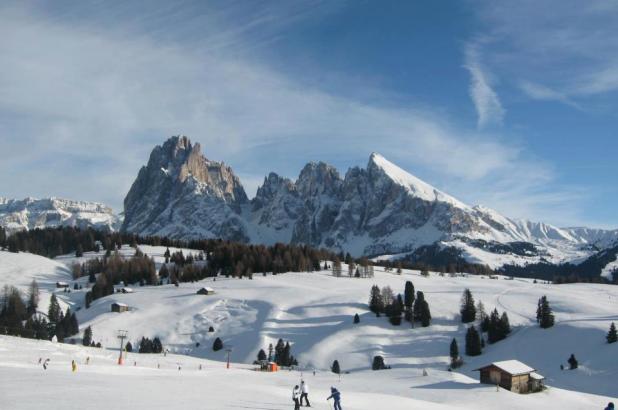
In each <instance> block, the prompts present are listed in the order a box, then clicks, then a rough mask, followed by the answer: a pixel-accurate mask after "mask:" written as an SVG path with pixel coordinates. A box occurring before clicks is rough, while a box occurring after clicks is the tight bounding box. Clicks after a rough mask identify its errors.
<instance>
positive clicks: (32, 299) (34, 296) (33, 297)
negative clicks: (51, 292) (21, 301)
mask: <svg viewBox="0 0 618 410" xmlns="http://www.w3.org/2000/svg"><path fill="white" fill-rule="evenodd" d="M38 307H39V285H38V284H37V283H36V280H34V279H33V280H32V282H31V283H30V289H29V292H28V308H27V310H28V316H32V315H34V314H35V313H36V309H37V308H38Z"/></svg>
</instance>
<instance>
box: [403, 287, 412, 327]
mask: <svg viewBox="0 0 618 410" xmlns="http://www.w3.org/2000/svg"><path fill="white" fill-rule="evenodd" d="M403 303H404V305H405V308H406V319H407V320H410V317H411V314H410V312H411V310H412V306H414V284H413V283H412V282H411V281H409V280H408V281H406V286H405V289H404V291H403Z"/></svg>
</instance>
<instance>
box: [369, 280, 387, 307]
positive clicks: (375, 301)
mask: <svg viewBox="0 0 618 410" xmlns="http://www.w3.org/2000/svg"><path fill="white" fill-rule="evenodd" d="M369 310H371V311H372V312H373V313H381V312H383V311H384V303H383V300H382V294H381V292H380V288H379V287H378V286H377V285H373V286H372V287H371V293H370V295H369Z"/></svg>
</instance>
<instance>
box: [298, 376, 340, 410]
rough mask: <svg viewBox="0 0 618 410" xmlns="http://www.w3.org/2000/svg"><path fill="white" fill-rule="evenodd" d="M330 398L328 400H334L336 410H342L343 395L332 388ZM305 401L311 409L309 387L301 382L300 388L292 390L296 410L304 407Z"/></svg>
mask: <svg viewBox="0 0 618 410" xmlns="http://www.w3.org/2000/svg"><path fill="white" fill-rule="evenodd" d="M330 393H331V394H330V396H328V398H327V399H326V400H330V399H333V401H334V406H335V410H341V393H339V390H337V389H336V388H334V387H331V388H330ZM303 399H304V400H305V406H307V407H311V404H310V403H309V385H308V384H307V383H306V382H305V381H304V380H301V381H300V386H299V385H296V386H294V389H292V401H293V402H294V410H299V409H300V408H301V407H302V406H303Z"/></svg>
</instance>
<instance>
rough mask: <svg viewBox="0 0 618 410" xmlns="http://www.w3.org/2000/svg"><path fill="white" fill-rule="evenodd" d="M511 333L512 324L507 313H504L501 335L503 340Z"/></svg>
mask: <svg viewBox="0 0 618 410" xmlns="http://www.w3.org/2000/svg"><path fill="white" fill-rule="evenodd" d="M509 333H511V323H510V322H509V317H508V315H507V314H506V312H502V316H500V335H501V336H502V339H505V338H506V337H507V336H508V335H509Z"/></svg>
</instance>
